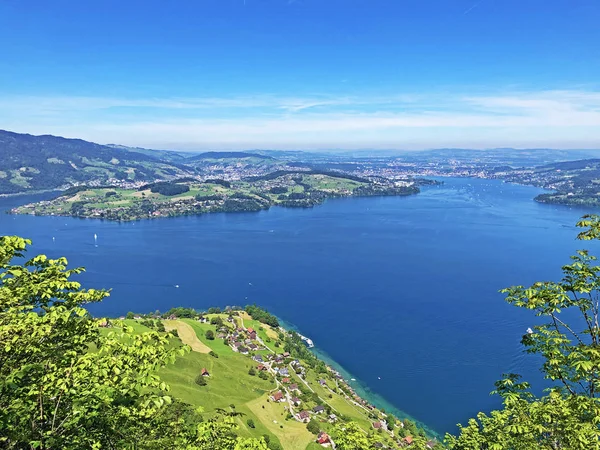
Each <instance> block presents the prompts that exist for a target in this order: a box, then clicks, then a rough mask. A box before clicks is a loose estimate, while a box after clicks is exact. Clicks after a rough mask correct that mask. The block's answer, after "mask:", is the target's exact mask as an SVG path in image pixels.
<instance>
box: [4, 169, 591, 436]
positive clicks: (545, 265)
mask: <svg viewBox="0 0 600 450" xmlns="http://www.w3.org/2000/svg"><path fill="white" fill-rule="evenodd" d="M444 181H445V184H444V185H442V186H434V187H425V188H423V192H422V193H421V194H419V195H416V196H411V197H381V198H349V199H336V200H330V201H328V202H326V203H325V204H324V205H322V206H319V207H315V208H312V209H301V210H300V209H285V208H273V209H271V210H269V211H263V212H259V213H243V214H212V215H204V216H196V217H179V218H173V219H158V220H146V221H137V222H130V223H114V222H103V221H100V220H91V219H75V218H64V217H33V216H12V215H6V214H0V234H3V235H6V234H18V235H21V236H24V237H28V238H31V239H32V240H33V247H32V249H31V252H30V253H31V254H32V255H33V254H37V253H44V254H47V255H49V256H51V257H57V256H66V257H67V258H68V259H69V262H70V264H71V265H74V266H85V267H86V268H87V272H86V273H85V274H84V275H82V276H80V277H79V279H80V280H81V281H82V282H83V283H84V285H85V286H86V287H96V288H112V292H111V296H110V297H109V298H108V299H107V300H106V301H104V302H103V303H101V304H97V305H91V307H90V309H91V311H92V312H93V313H94V314H97V315H109V316H119V315H123V314H125V313H126V312H127V311H136V312H150V311H154V310H156V309H159V310H161V311H166V310H167V309H169V308H170V307H172V306H190V307H195V308H207V307H210V306H222V307H223V306H226V305H240V306H244V305H246V304H248V303H257V304H259V305H261V306H263V307H265V308H267V309H269V310H270V311H271V312H272V313H274V314H276V315H277V316H278V317H280V318H281V319H282V320H284V321H285V322H286V323H289V324H292V326H294V327H295V328H297V329H298V330H300V331H301V332H302V333H303V334H305V335H307V336H309V337H310V338H311V339H313V341H314V342H315V344H316V345H317V348H318V351H319V352H320V353H321V354H322V355H323V356H324V357H325V358H328V359H330V360H333V361H335V362H336V363H337V364H339V365H340V366H341V367H342V368H343V369H344V371H345V373H346V376H347V377H355V378H356V379H357V380H358V381H357V382H356V384H357V386H358V388H359V390H361V392H363V393H364V394H365V395H367V396H368V397H369V398H370V399H371V400H372V401H374V402H376V403H377V404H378V405H379V406H384V407H386V409H389V410H393V411H395V412H397V413H398V414H399V415H409V416H411V417H413V418H415V419H417V420H419V421H422V422H423V423H425V424H426V425H428V426H429V427H431V428H432V429H433V430H435V431H437V432H439V433H443V432H445V431H454V430H455V424H456V423H458V422H464V421H466V420H467V419H468V418H469V417H471V416H473V415H474V414H476V413H477V412H478V411H480V410H486V411H487V410H489V409H491V408H493V407H496V406H498V403H499V401H498V399H497V398H496V397H491V396H489V392H490V391H491V390H492V389H493V387H494V386H493V383H494V381H495V380H497V379H499V378H500V376H501V374H502V373H503V372H508V371H511V372H518V373H521V374H523V375H525V376H526V378H528V379H530V380H534V381H536V382H537V383H538V385H537V386H538V388H539V387H540V386H541V383H540V376H539V373H538V368H537V365H539V364H538V363H539V362H538V361H536V360H535V359H532V358H531V357H530V356H526V355H524V354H523V353H522V348H521V346H520V344H519V340H520V338H521V336H522V334H523V333H524V332H525V330H526V329H527V327H529V326H531V325H532V324H533V318H532V316H531V314H529V313H527V312H524V311H520V310H517V309H516V308H513V307H510V306H509V305H507V304H505V302H504V301H503V297H502V296H501V295H500V294H499V293H498V290H499V289H501V288H503V287H506V286H509V285H513V284H528V283H531V282H533V281H537V280H545V279H553V278H556V277H558V276H559V275H560V266H561V265H563V264H565V263H568V261H569V259H568V257H569V255H571V254H572V253H573V252H574V250H575V249H577V248H581V247H584V248H591V249H594V248H597V245H596V243H589V242H586V243H581V242H577V241H576V240H575V235H576V233H577V230H576V228H575V227H574V224H575V223H576V221H577V219H578V218H579V217H580V216H581V215H582V214H584V213H586V212H588V211H586V210H584V209H572V208H568V207H563V206H552V205H541V204H537V203H535V202H534V201H533V197H534V196H535V195H537V194H538V193H540V192H542V191H541V190H539V189H537V188H532V187H526V186H518V185H510V184H505V183H502V182H500V181H491V180H478V179H451V178H450V179H445V180H444ZM45 196H46V197H47V194H43V195H38V196H32V197H25V198H24V197H12V198H1V199H0V210H6V209H9V208H10V207H12V206H15V205H17V204H22V203H25V202H28V201H32V200H33V199H38V198H44V197H45ZM94 234H96V235H97V240H94Z"/></svg>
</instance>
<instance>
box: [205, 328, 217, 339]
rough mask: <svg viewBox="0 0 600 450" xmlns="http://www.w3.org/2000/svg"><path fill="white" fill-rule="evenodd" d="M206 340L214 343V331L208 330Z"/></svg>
mask: <svg viewBox="0 0 600 450" xmlns="http://www.w3.org/2000/svg"><path fill="white" fill-rule="evenodd" d="M205 335H206V339H208V340H209V341H214V340H215V332H214V331H213V330H206V333H205Z"/></svg>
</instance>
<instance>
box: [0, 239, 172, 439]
mask: <svg viewBox="0 0 600 450" xmlns="http://www.w3.org/2000/svg"><path fill="white" fill-rule="evenodd" d="M29 244H30V242H29V241H27V240H25V239H22V238H18V237H8V236H4V237H0V282H1V284H0V361H1V363H0V429H1V430H2V434H1V436H2V437H0V442H1V444H0V445H2V446H3V447H4V448H15V449H16V448H25V447H26V448H41V449H49V448H99V447H107V448H114V447H123V446H126V445H127V443H128V442H130V440H131V439H132V436H134V435H135V434H136V433H135V432H136V431H139V430H140V429H142V428H144V427H145V426H147V425H148V424H149V423H151V422H152V419H153V417H155V416H156V414H157V413H158V412H159V411H160V410H161V408H163V407H164V406H165V405H167V404H169V403H170V402H171V398H170V397H169V396H167V395H166V392H167V390H168V387H167V386H166V385H165V384H164V383H162V382H161V380H160V378H159V377H158V376H157V375H156V371H157V370H158V369H159V368H160V367H162V366H164V365H166V364H168V363H170V362H173V361H174V359H175V352H176V350H169V342H168V340H167V339H166V338H165V337H163V336H160V335H159V334H157V333H144V334H132V330H131V329H129V328H127V327H119V326H115V327H114V328H113V330H114V331H111V332H110V333H109V334H108V335H102V334H100V331H99V327H98V323H97V322H96V321H95V320H94V319H93V318H92V317H91V316H90V315H89V314H88V313H87V311H86V310H85V309H84V307H83V306H85V305H87V304H88V303H93V302H98V301H101V300H102V299H103V298H105V297H106V296H107V295H108V294H109V293H108V292H107V291H101V290H94V289H89V290H85V289H82V288H81V286H80V284H79V283H77V282H75V281H72V280H71V277H72V276H73V275H76V274H79V273H81V272H82V271H83V269H67V261H66V259H64V258H59V259H48V258H47V257H46V256H44V255H39V256H36V257H34V258H32V259H30V260H28V261H26V262H25V263H24V264H22V265H16V264H15V263H14V262H13V259H15V258H24V256H25V250H26V247H27V245H29ZM90 349H93V351H90ZM177 351H180V350H177Z"/></svg>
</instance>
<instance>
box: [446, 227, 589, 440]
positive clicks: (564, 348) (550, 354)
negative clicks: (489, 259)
mask: <svg viewBox="0 0 600 450" xmlns="http://www.w3.org/2000/svg"><path fill="white" fill-rule="evenodd" d="M577 226H578V227H580V228H584V231H582V232H581V233H579V235H578V239H580V240H591V239H600V217H598V216H584V217H583V219H582V220H581V221H580V222H579V223H578V224H577ZM562 271H563V278H562V280H561V281H558V282H551V281H545V282H537V283H534V284H533V285H532V286H530V287H528V288H525V287H523V286H513V287H510V288H507V289H504V290H502V292H503V293H505V294H506V300H507V302H508V303H510V304H511V305H514V306H516V307H519V308H525V309H529V310H532V311H533V312H535V314H536V316H538V317H541V318H544V319H545V323H543V324H541V325H537V326H534V327H533V330H530V331H531V332H528V333H526V334H525V335H524V336H523V338H522V340H521V343H522V344H523V346H524V347H525V350H526V352H527V353H531V354H535V355H539V356H540V357H541V360H542V361H543V364H542V372H543V373H544V376H545V378H547V379H548V380H550V382H551V383H552V386H551V388H549V389H548V390H547V393H546V394H545V395H543V396H541V397H536V396H534V395H533V394H532V393H531V392H530V390H529V388H530V386H529V384H528V383H527V382H523V381H521V380H520V376H519V375H517V374H505V375H504V377H503V379H502V380H500V381H498V382H497V383H496V390H495V391H494V392H495V393H497V394H499V395H500V396H501V397H502V398H503V409H502V410H500V411H493V412H492V413H491V414H490V415H486V414H484V413H480V414H478V415H477V418H476V419H471V420H470V421H469V422H468V424H467V425H465V426H462V427H460V434H459V436H457V437H454V436H447V442H448V444H449V446H450V448H451V449H456V450H461V449H474V450H475V449H496V448H498V449H504V448H506V449H516V450H521V449H523V450H525V449H527V450H528V449H538V448H548V449H582V450H583V449H592V448H599V446H600V428H599V424H600V395H599V394H600V327H599V326H598V323H599V319H600V318H599V294H600V266H598V265H597V264H596V257H594V256H591V255H590V254H589V253H588V251H587V250H580V251H578V252H577V253H576V255H574V256H572V257H571V264H567V265H565V266H563V268H562ZM567 318H569V319H570V321H567ZM569 322H570V323H569Z"/></svg>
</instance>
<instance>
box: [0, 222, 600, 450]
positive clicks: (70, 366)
mask: <svg viewBox="0 0 600 450" xmlns="http://www.w3.org/2000/svg"><path fill="white" fill-rule="evenodd" d="M578 226H579V227H581V228H583V231H582V232H581V233H580V234H579V236H578V237H579V239H581V240H598V239H600V218H599V217H596V216H586V217H584V218H583V219H582V221H581V222H580V223H579V224H578ZM29 244H30V242H29V241H27V240H25V239H22V238H19V237H14V236H4V237H1V238H0V448H3V449H100V448H107V449H164V448H169V449H171V448H175V449H188V450H194V449H208V450H211V449H214V450H217V449H218V450H221V449H225V450H242V449H244V450H252V449H255V450H258V449H260V450H267V449H269V448H272V447H271V446H270V443H269V442H267V440H268V439H265V438H263V437H260V438H254V437H252V438H248V437H240V436H238V434H236V429H237V425H236V422H235V418H236V414H237V413H236V412H235V410H233V408H232V410H231V411H225V410H221V411H220V412H218V413H217V414H216V415H213V416H211V417H209V418H207V417H204V416H203V415H202V409H201V408H194V407H192V406H190V405H187V404H186V403H183V402H182V401H179V400H177V399H176V398H174V397H173V396H172V395H170V388H169V386H168V385H167V384H166V383H165V382H164V381H162V380H161V379H160V377H159V375H158V374H157V373H158V370H159V369H160V368H163V367H167V366H169V365H171V364H173V362H174V361H175V358H176V357H177V356H178V355H180V356H181V355H183V354H185V352H187V351H189V348H187V347H186V346H181V345H173V342H172V338H170V337H169V336H170V335H169V334H165V333H161V332H159V331H156V332H155V331H152V332H144V333H137V334H136V333H133V331H132V329H131V328H130V327H127V326H125V325H123V324H121V323H120V322H119V321H116V322H115V324H114V325H113V327H112V328H111V329H110V332H108V333H103V332H101V330H100V328H99V321H98V320H97V319H94V318H92V317H91V316H90V314H89V313H88V312H87V310H86V309H85V307H86V305H88V304H89V303H93V302H99V301H102V299H103V298H105V297H106V296H108V295H109V292H108V291H103V290H94V289H84V288H82V287H81V285H80V284H79V283H78V282H76V281H73V279H72V278H73V276H74V275H77V274H79V273H81V271H82V269H69V268H67V261H66V260H65V259H64V258H60V259H55V260H51V259H48V258H47V257H45V256H43V255H40V256H35V257H33V258H32V259H29V260H25V259H24V258H25V257H26V249H27V246H28V245H29ZM23 261H26V262H23ZM563 274H564V276H563V278H562V280H560V281H557V282H538V283H534V284H533V285H532V286H530V287H523V286H514V287H511V288H508V289H505V290H504V291H503V292H504V293H505V294H506V299H507V301H508V302H509V303H510V304H511V305H514V306H515V307H519V308H525V309H528V310H531V312H532V313H534V314H535V315H537V316H539V317H540V318H542V319H544V321H545V323H544V324H542V325H539V326H536V327H535V328H534V330H532V333H530V334H529V333H528V334H526V335H525V336H523V338H522V344H523V345H524V347H525V349H526V351H527V352H528V353H531V354H534V355H537V356H538V358H539V359H541V360H542V361H543V365H542V370H543V372H544V374H545V376H546V378H548V379H549V380H551V382H552V388H550V389H549V390H547V391H546V392H545V393H544V394H543V395H542V396H541V397H537V396H535V395H534V394H532V393H531V391H530V389H529V385H528V383H527V382H525V381H522V380H521V379H520V378H519V376H518V375H517V374H506V375H505V376H504V377H503V378H502V380H500V381H498V382H497V383H496V389H495V393H496V394H497V395H500V396H501V397H502V398H503V408H502V409H501V410H499V411H493V412H492V413H490V414H484V413H480V414H479V415H478V416H477V418H474V419H472V420H470V421H469V422H468V423H467V424H466V425H464V426H463V427H461V428H460V433H459V434H458V436H450V435H448V436H447V437H446V445H447V447H448V448H450V449H454V450H463V449H464V450H503V449H506V450H509V449H510V450H533V449H555V450H558V449H574V450H577V449H581V450H584V449H585V450H588V449H597V448H600V446H599V438H600V428H599V425H600V405H599V400H598V396H599V392H600V327H599V325H598V323H599V322H598V320H599V317H598V315H599V298H598V293H599V289H600V266H598V265H597V263H596V258H595V257H594V256H592V255H590V254H589V253H588V252H587V251H585V250H582V251H579V252H577V254H576V255H574V256H573V257H572V261H571V262H570V264H567V265H565V266H564V267H563ZM491 288H493V287H491ZM174 311H175V312H178V313H181V314H187V313H189V314H193V312H192V310H186V309H184V308H180V309H178V310H177V309H176V310H174ZM247 311H248V312H249V313H250V314H251V315H252V316H253V318H255V319H256V320H258V321H260V322H263V323H266V324H269V323H270V324H271V325H273V326H277V325H278V324H277V323H276V318H275V317H273V316H271V315H270V314H268V313H267V312H266V311H263V310H261V309H260V308H258V307H256V306H249V307H248V309H247ZM212 312H213V313H217V310H216V309H214V310H213V311H212ZM219 312H220V311H219ZM565 313H567V314H565ZM567 315H568V316H569V317H571V318H573V317H574V316H575V315H577V316H578V320H574V321H573V322H572V323H567V322H566V321H565V316H567ZM282 344H283V345H284V347H285V348H284V349H285V351H287V352H289V353H291V354H292V355H293V356H297V357H301V358H303V359H306V360H309V361H312V362H313V363H314V364H315V366H317V367H318V364H319V363H320V362H319V360H318V359H317V358H316V357H315V356H314V355H312V353H310V351H308V350H307V349H306V347H304V346H303V345H302V343H301V342H300V341H299V338H298V337H297V335H295V334H292V335H291V336H290V337H287V338H284V339H283V342H282ZM216 356H218V355H216ZM202 382H203V383H205V381H204V380H202ZM311 422H313V421H312V420H311ZM248 426H249V427H250V428H253V427H254V426H255V424H254V422H252V424H250V421H249V422H248ZM314 426H315V425H314V424H313V425H311V423H310V422H309V424H308V425H307V428H309V431H310V428H314ZM331 437H332V438H333V440H334V442H335V444H336V448H337V449H339V450H367V449H371V448H373V441H372V439H371V436H370V435H369V434H367V433H365V432H364V430H363V429H361V428H360V427H359V426H358V425H356V424H354V423H348V422H341V423H339V424H337V425H336V426H335V429H334V430H333V432H332V436H331ZM311 445H312V444H311ZM315 445H317V444H315ZM405 445H407V446H408V447H409V448H412V449H418V450H424V449H426V448H427V444H426V440H425V439H424V438H423V439H421V438H420V437H419V436H415V439H414V441H413V442H412V444H408V443H405ZM311 448H313V447H311ZM316 448H318V447H316Z"/></svg>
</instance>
